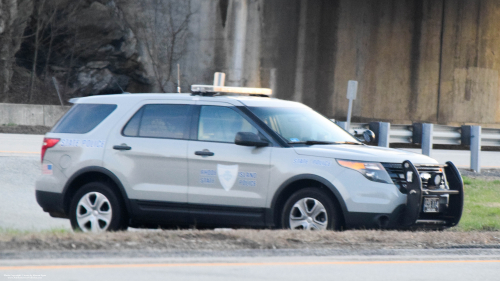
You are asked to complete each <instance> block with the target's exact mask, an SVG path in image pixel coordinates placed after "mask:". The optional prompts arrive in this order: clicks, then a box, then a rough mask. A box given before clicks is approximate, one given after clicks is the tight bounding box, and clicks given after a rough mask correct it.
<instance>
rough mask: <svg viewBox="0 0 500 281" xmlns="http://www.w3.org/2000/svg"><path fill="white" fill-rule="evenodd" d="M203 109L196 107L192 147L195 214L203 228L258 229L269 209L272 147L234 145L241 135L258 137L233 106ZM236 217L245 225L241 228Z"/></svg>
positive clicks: (191, 187) (205, 106) (191, 191)
mask: <svg viewBox="0 0 500 281" xmlns="http://www.w3.org/2000/svg"><path fill="white" fill-rule="evenodd" d="M203 103H204V104H203V105H200V106H199V107H197V108H198V109H199V111H198V114H197V115H198V116H197V119H198V122H196V123H195V124H196V127H197V128H195V130H196V131H195V133H194V135H195V137H194V140H192V141H190V142H189V147H188V159H189V195H188V201H189V203H190V208H191V213H192V214H193V215H194V219H195V221H197V222H199V223H216V224H217V225H222V224H224V223H227V224H228V225H230V224H232V223H235V224H240V223H244V224H247V225H252V224H258V223H259V222H260V221H259V220H260V219H262V217H261V215H262V210H263V208H264V207H265V203H266V195H267V188H268V183H269V171H270V157H271V151H272V147H271V146H269V147H260V148H257V147H248V146H239V145H236V144H234V138H235V136H236V133H238V132H253V133H257V134H259V130H258V129H257V127H256V126H255V124H253V122H252V120H251V119H250V118H248V117H246V116H245V115H244V114H243V113H241V112H240V111H239V110H238V109H237V108H236V107H234V106H232V105H230V104H226V103H222V102H203ZM193 123H194V122H193ZM238 214H240V215H243V216H246V218H247V220H246V221H245V222H242V221H241V220H240V219H241V217H240V218H237V217H238ZM232 219H237V220H240V221H232V222H231V220H232Z"/></svg>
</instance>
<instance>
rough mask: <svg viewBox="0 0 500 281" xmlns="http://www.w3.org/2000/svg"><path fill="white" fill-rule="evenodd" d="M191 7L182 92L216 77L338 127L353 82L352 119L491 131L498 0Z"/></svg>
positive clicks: (318, 0) (499, 33)
mask: <svg viewBox="0 0 500 281" xmlns="http://www.w3.org/2000/svg"><path fill="white" fill-rule="evenodd" d="M192 1H193V7H194V10H196V11H197V13H199V14H200V16H198V17H195V18H194V19H193V20H192V22H191V26H190V32H191V36H190V37H189V38H188V42H189V46H190V47H189V49H188V50H187V53H186V54H187V55H186V57H185V59H184V62H182V63H181V65H184V66H187V70H186V75H185V77H187V78H186V79H187V80H189V79H190V81H187V83H186V84H188V83H200V82H205V83H211V82H212V74H213V72H214V71H224V72H226V73H227V74H228V76H227V78H226V81H227V84H229V85H243V86H254V87H271V88H273V89H274V90H275V96H276V97H278V98H283V99H289V100H297V101H301V102H304V103H306V104H308V105H310V106H311V107H313V108H314V109H316V110H319V111H320V112H322V113H323V114H325V115H327V116H329V117H333V118H338V119H343V118H345V116H346V112H347V104H348V103H347V100H346V98H345V95H346V87H347V81H348V80H358V81H359V89H358V99H357V100H356V101H355V103H354V111H353V114H354V116H353V120H354V121H368V120H387V121H391V122H396V123H403V122H406V123H409V122H416V121H420V122H434V123H436V122H437V123H443V124H461V123H481V124H488V125H489V126H492V125H493V126H497V125H500V110H499V109H500V108H499V107H500V98H499V95H500V93H499V81H498V80H499V79H498V71H499V69H500V16H499V15H500V1H498V0H464V1H455V0H385V1H373V0H314V1H311V0H272V1H264V0H218V1H205V0H192ZM242 9H244V10H242ZM242 13H245V17H246V24H243V23H242V22H241V19H242ZM201 15H203V16H201ZM245 17H243V18H245ZM242 28H244V30H245V32H244V35H243V36H240V35H242V34H241V30H242ZM242 45H243V46H242ZM242 53H243V54H244V57H243V59H242V60H240V61H238V60H236V59H235V55H236V54H242ZM241 65H242V66H241ZM240 66H241V69H240V68H239V67H240Z"/></svg>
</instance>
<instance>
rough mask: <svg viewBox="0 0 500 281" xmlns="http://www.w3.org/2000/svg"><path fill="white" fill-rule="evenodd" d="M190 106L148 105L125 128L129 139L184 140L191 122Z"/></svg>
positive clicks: (125, 133) (125, 134)
mask: <svg viewBox="0 0 500 281" xmlns="http://www.w3.org/2000/svg"><path fill="white" fill-rule="evenodd" d="M188 111H189V105H183V104H147V105H145V106H143V107H142V108H141V109H139V111H137V112H136V113H135V114H134V116H133V117H132V118H131V119H130V120H129V121H128V123H127V125H125V127H124V128H123V135H124V136H128V137H146V138H147V137H149V138H169V139H184V138H186V137H185V134H186V132H187V126H188V120H189V118H188V117H189V115H188Z"/></svg>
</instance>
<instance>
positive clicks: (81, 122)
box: [51, 103, 116, 134]
mask: <svg viewBox="0 0 500 281" xmlns="http://www.w3.org/2000/svg"><path fill="white" fill-rule="evenodd" d="M115 109H116V104H83V103H80V104H76V105H74V106H73V107H72V108H71V109H70V110H69V111H68V113H66V115H64V117H63V118H62V119H61V121H59V122H58V123H57V124H56V125H55V126H54V128H52V131H51V132H52V133H66V134H85V133H88V132H90V131H91V130H92V129H94V128H95V127H96V126H97V125H99V123H101V122H102V121H103V120H104V119H106V117H108V115H109V114H111V112H113V111H114V110H115Z"/></svg>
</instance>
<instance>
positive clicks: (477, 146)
mask: <svg viewBox="0 0 500 281" xmlns="http://www.w3.org/2000/svg"><path fill="white" fill-rule="evenodd" d="M480 156H481V126H471V129H470V168H471V170H473V171H475V172H476V173H481V165H480V163H481V157H480Z"/></svg>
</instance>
